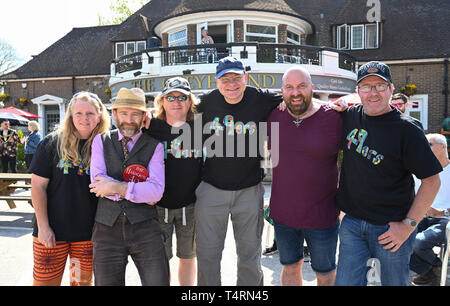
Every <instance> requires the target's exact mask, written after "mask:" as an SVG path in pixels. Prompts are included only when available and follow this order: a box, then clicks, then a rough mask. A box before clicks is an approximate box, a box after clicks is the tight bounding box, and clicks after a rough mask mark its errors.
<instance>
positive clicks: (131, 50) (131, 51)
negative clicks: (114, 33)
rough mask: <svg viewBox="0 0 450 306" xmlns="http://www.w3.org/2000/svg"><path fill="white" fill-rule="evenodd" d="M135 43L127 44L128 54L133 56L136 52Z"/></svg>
mask: <svg viewBox="0 0 450 306" xmlns="http://www.w3.org/2000/svg"><path fill="white" fill-rule="evenodd" d="M134 47H135V42H134V41H133V42H127V54H131V53H134V52H135V48H134Z"/></svg>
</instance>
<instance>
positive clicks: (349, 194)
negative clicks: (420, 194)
mask: <svg viewBox="0 0 450 306" xmlns="http://www.w3.org/2000/svg"><path fill="white" fill-rule="evenodd" d="M343 116H344V117H343V118H344V120H343V121H344V125H343V131H342V135H343V151H344V160H343V164H342V171H341V177H340V182H339V190H338V196H337V203H338V207H339V208H340V209H341V210H342V211H344V212H345V213H347V214H348V215H350V216H352V217H355V218H358V219H362V220H365V221H368V222H370V223H373V224H376V225H385V224H387V223H388V222H391V221H401V220H403V219H404V218H405V217H406V214H407V213H408V211H409V209H410V207H411V205H412V203H413V200H414V197H415V193H414V180H413V178H412V175H411V174H414V175H416V176H417V177H418V178H421V179H422V178H427V177H430V176H432V175H435V174H437V173H439V172H440V171H442V167H441V165H440V163H439V161H438V160H437V159H436V157H435V155H434V154H433V152H432V151H431V149H430V146H429V144H428V141H427V139H426V137H425V135H424V133H423V131H422V130H421V128H420V127H419V126H418V125H417V124H415V121H414V120H412V119H411V117H409V116H407V115H403V114H401V113H400V112H399V111H398V110H397V109H393V110H392V111H390V112H389V113H386V114H383V115H381V116H367V115H366V114H365V113H364V110H363V107H362V105H358V106H356V107H351V108H349V109H348V111H347V112H345V113H344V114H343Z"/></svg>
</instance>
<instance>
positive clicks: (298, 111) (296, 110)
mask: <svg viewBox="0 0 450 306" xmlns="http://www.w3.org/2000/svg"><path fill="white" fill-rule="evenodd" d="M283 99H284V102H285V103H286V107H287V108H288V110H289V111H290V112H291V113H292V114H293V115H294V116H300V115H302V114H304V113H305V112H306V111H307V110H308V108H309V106H310V105H311V101H312V97H311V96H310V95H309V96H306V97H305V96H304V95H301V94H300V95H296V96H290V97H286V96H284V97H283ZM296 99H302V100H303V103H300V104H293V103H292V101H293V100H296Z"/></svg>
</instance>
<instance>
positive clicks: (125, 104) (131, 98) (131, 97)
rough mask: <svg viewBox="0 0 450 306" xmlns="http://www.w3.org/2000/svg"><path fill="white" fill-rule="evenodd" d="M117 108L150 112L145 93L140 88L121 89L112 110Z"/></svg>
mask: <svg viewBox="0 0 450 306" xmlns="http://www.w3.org/2000/svg"><path fill="white" fill-rule="evenodd" d="M117 108H134V109H138V110H141V111H143V112H145V111H148V108H147V105H146V103H145V93H144V91H143V90H142V89H140V88H131V89H128V88H121V89H120V90H119V93H118V94H117V97H116V98H115V99H114V101H113V105H112V107H111V109H117Z"/></svg>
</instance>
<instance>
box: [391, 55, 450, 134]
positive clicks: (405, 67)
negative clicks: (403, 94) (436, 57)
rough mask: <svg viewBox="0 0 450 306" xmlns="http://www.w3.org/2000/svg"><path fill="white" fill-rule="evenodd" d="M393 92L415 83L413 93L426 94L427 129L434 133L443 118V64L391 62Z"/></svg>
mask: <svg viewBox="0 0 450 306" xmlns="http://www.w3.org/2000/svg"><path fill="white" fill-rule="evenodd" d="M389 66H390V67H391V72H392V78H393V82H394V85H395V87H396V90H395V92H400V88H401V87H402V86H404V85H406V84H415V85H416V86H417V90H416V93H415V94H421V95H422V94H423V95H428V130H427V131H426V132H427V133H436V132H438V130H439V129H440V126H441V124H442V121H443V120H444V107H445V106H444V105H445V101H444V95H443V94H442V91H443V90H444V64H443V63H442V62H441V63H428V64H391V65H389Z"/></svg>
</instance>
